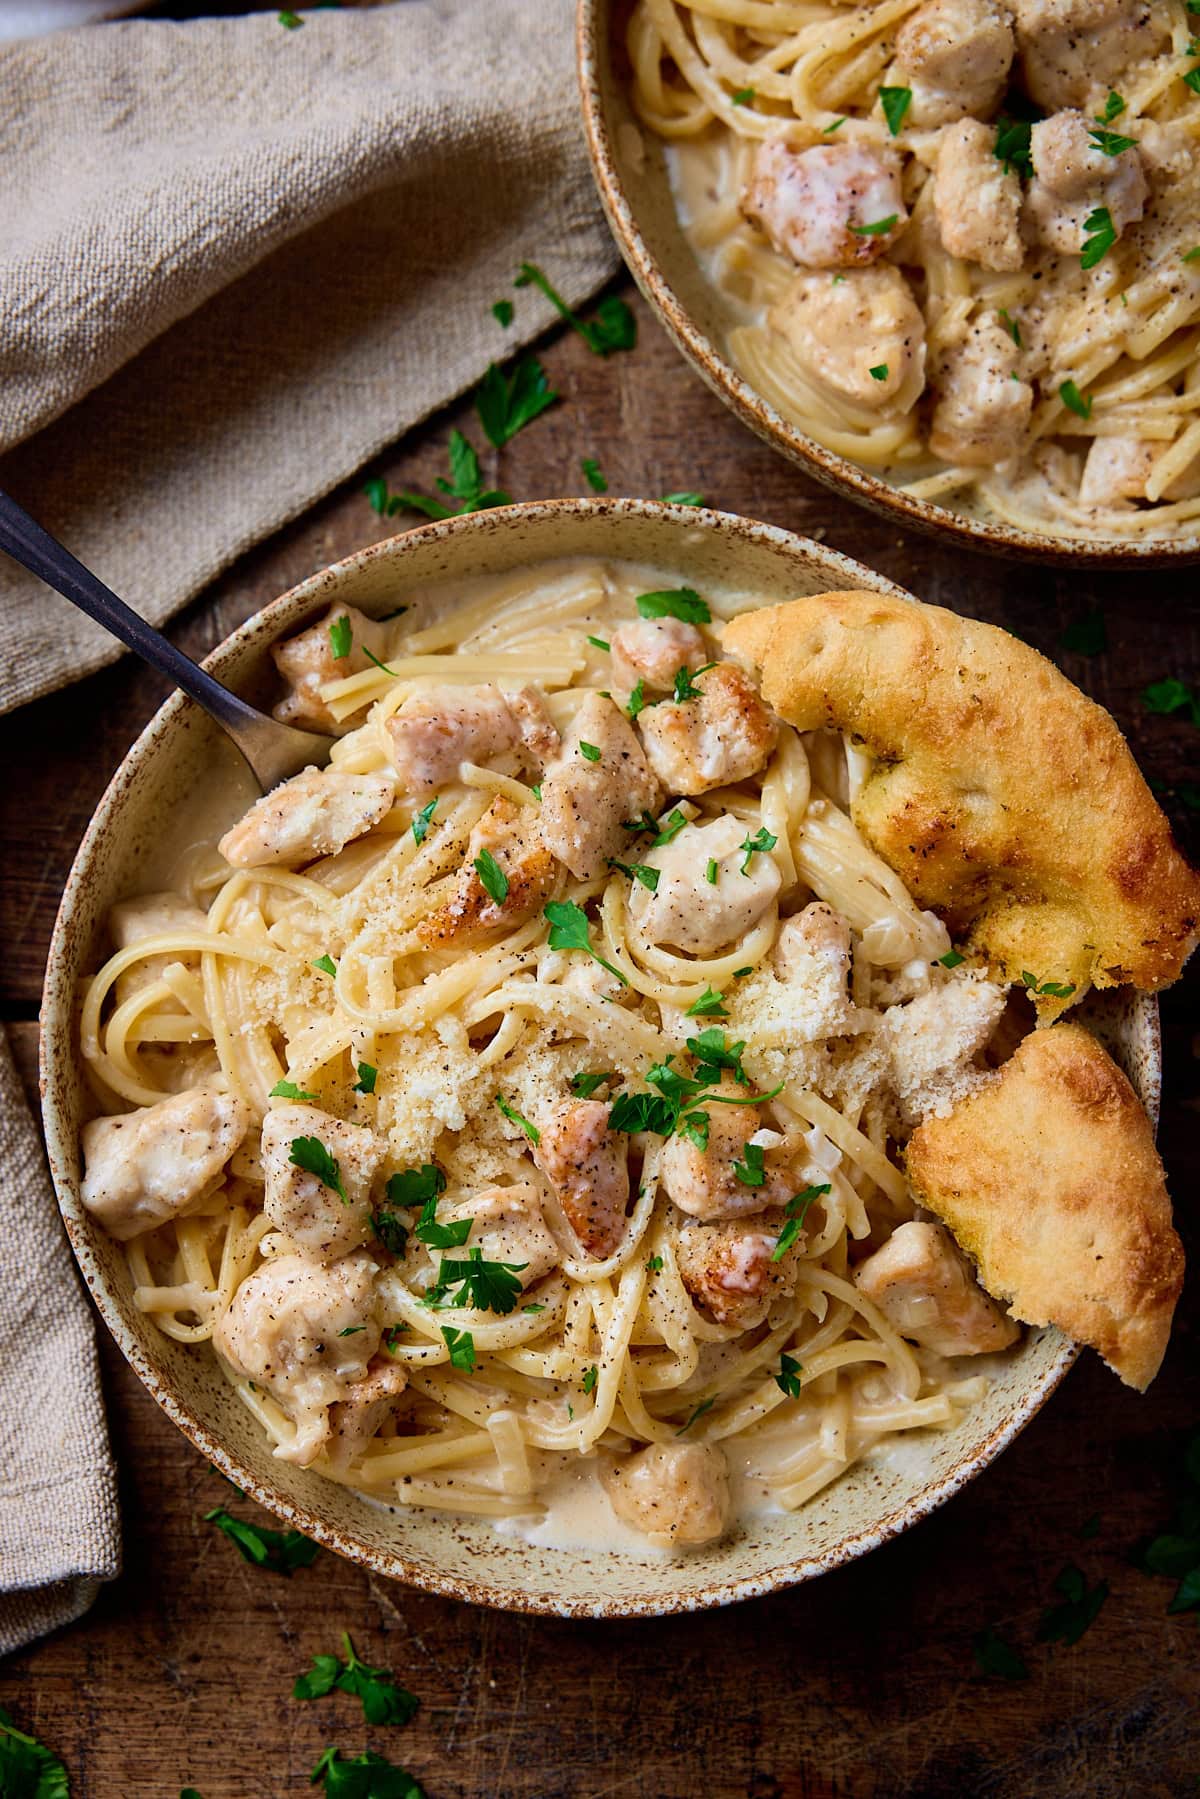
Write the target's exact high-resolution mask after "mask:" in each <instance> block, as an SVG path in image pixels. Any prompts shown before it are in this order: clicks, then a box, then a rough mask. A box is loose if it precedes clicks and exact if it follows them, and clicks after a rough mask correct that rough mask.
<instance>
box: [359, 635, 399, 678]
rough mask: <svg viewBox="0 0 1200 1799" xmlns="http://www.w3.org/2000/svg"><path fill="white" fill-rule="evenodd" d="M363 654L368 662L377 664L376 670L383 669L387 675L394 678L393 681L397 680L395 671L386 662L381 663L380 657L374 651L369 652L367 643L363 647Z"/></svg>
mask: <svg viewBox="0 0 1200 1799" xmlns="http://www.w3.org/2000/svg"><path fill="white" fill-rule="evenodd" d="M362 653H363V655H364V656H365V657H366V659H367V661H368V662H373V663H374V664H375V666H376V668H381V669H382V670H383V672H384V674H385V675H391V676H392V677H393V679H394V678H395V674H396V671H395V669H394V668H389V667H388V665H387V663H386V662H381V661H380V660H379V657H378V656H377V655H376V654H375V652H374V650H369V649H368V648H367V646H366V644H365V643H364V644H363V646H362Z"/></svg>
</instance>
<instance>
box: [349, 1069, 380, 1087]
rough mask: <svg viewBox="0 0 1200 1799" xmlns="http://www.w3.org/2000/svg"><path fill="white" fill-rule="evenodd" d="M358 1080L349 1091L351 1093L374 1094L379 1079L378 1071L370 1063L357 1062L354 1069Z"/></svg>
mask: <svg viewBox="0 0 1200 1799" xmlns="http://www.w3.org/2000/svg"><path fill="white" fill-rule="evenodd" d="M355 1072H356V1073H357V1075H358V1079H357V1080H356V1081H355V1083H354V1085H353V1087H352V1088H351V1089H350V1091H351V1092H352V1093H374V1091H375V1083H376V1081H377V1080H378V1079H379V1070H378V1069H377V1068H373V1067H372V1066H371V1064H370V1062H359V1063H358V1064H357V1067H356V1069H355Z"/></svg>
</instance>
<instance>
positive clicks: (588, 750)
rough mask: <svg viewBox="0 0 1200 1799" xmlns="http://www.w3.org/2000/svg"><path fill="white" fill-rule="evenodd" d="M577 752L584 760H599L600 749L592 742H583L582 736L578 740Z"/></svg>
mask: <svg viewBox="0 0 1200 1799" xmlns="http://www.w3.org/2000/svg"><path fill="white" fill-rule="evenodd" d="M579 754H580V755H581V756H582V757H583V758H584V760H585V761H586V762H599V760H600V751H599V750H598V749H597V747H596V745H595V744H594V743H584V741H583V739H582V738H580V740H579Z"/></svg>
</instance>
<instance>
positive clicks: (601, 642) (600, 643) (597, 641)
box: [588, 636, 612, 650]
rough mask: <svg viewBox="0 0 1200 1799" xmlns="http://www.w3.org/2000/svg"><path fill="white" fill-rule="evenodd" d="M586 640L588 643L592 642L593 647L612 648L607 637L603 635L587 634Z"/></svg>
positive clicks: (600, 648)
mask: <svg viewBox="0 0 1200 1799" xmlns="http://www.w3.org/2000/svg"><path fill="white" fill-rule="evenodd" d="M588 642H589V643H590V644H593V645H594V646H595V648H596V649H598V650H611V649H612V645H611V643H609V642H608V640H607V638H604V637H591V636H589V638H588Z"/></svg>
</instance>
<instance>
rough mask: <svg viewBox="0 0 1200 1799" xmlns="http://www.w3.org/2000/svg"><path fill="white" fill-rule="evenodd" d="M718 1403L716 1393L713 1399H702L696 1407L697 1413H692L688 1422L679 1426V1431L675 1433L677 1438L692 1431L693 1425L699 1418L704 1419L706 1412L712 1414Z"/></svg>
mask: <svg viewBox="0 0 1200 1799" xmlns="http://www.w3.org/2000/svg"><path fill="white" fill-rule="evenodd" d="M716 1403H717V1396H716V1394H715V1393H714V1394H713V1396H712V1398H711V1399H702V1400H701V1401H700V1404H699V1405H698V1406H697V1407H696V1409H695V1411H694V1412H692V1413H691V1414H690V1415H689V1416H688V1418H687V1419H686V1421H685V1422H684V1423H683V1424H681V1425H680V1426H679V1429H678V1430H677V1431H676V1432H675V1435H676V1436H677V1437H682V1436H683V1435H684V1434H685V1432H687V1431H689V1430H691V1428H692V1426H693V1424H695V1422H696V1420H697V1418H703V1416H704V1414H705V1412H711V1411H712V1409H713V1407H714V1406H715V1405H716Z"/></svg>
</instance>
